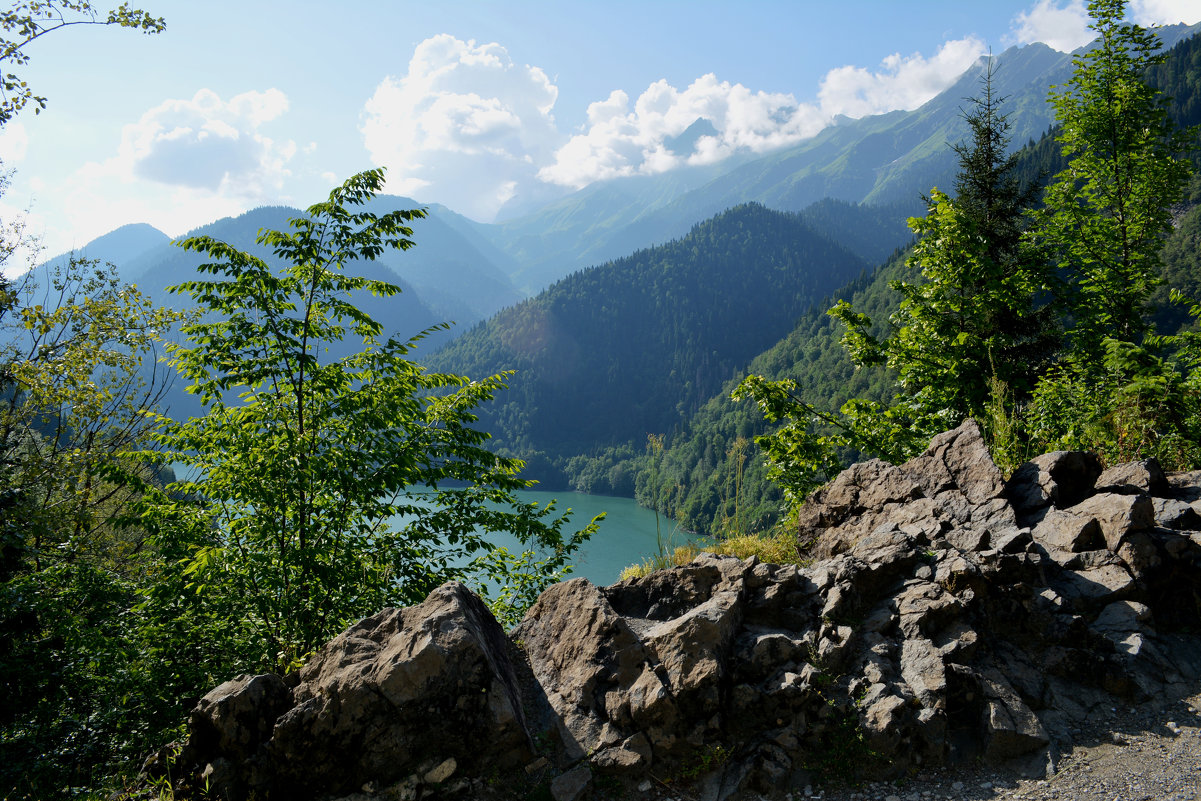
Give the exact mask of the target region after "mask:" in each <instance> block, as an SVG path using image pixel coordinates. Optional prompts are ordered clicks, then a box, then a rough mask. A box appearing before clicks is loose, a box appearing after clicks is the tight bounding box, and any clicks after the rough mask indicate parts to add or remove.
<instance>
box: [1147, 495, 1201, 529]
mask: <svg viewBox="0 0 1201 801" xmlns="http://www.w3.org/2000/svg"><path fill="white" fill-rule="evenodd" d="M1151 506H1152V508H1153V509H1154V510H1155V524H1156V525H1159V526H1163V527H1164V528H1174V529H1183V530H1186V531H1201V510H1199V509H1196V508H1193V505H1192V504H1188V503H1185V502H1184V501H1178V500H1176V499H1175V498H1152V499H1151ZM1198 506H1201V504H1198Z"/></svg>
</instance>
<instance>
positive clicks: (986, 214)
mask: <svg viewBox="0 0 1201 801" xmlns="http://www.w3.org/2000/svg"><path fill="white" fill-rule="evenodd" d="M993 74H994V73H993V67H992V63H991V61H990V62H989V64H988V66H987V67H986V70H985V73H984V76H983V77H982V79H981V84H982V86H981V92H980V96H979V97H977V98H973V99H972V107H971V109H970V110H969V111H968V112H966V113H965V114H964V119H965V121H966V122H967V124H968V129H969V132H970V140H969V143H966V144H959V145H956V146H955V151H956V153H957V154H958V156H959V171H958V174H957V176H956V181H955V184H956V189H957V191H958V195H957V196H956V197H955V198H954V199H952V198H951V197H949V196H948V195H946V194H945V193H943V192H941V191H939V190H938V189H937V188H935V189H933V190H932V191H931V193H930V198H929V199H928V208H927V213H926V216H925V217H914V218H912V219H910V221H909V226H910V228H912V229H913V232H914V233H915V234H917V236H918V240H917V243H916V244H915V245H914V248H913V250H912V252H911V253H910V256H909V264H910V266H911V268H913V270H914V272H919V273H920V275H921V277H922V280H920V281H917V282H907V281H894V282H893V283H892V284H891V286H892V288H893V289H895V290H896V291H898V292H900V293H901V294H902V296H903V299H902V301H901V306H900V310H899V311H898V312H897V313H896V314H895V315H894V316H893V318H892V320H891V321H890V325H889V331H888V334H887V336H886V337H884V338H883V339H881V338H877V337H875V336H873V335H872V334H870V333H869V326H870V320H868V319H867V318H865V317H863V316H862V315H856V314H854V313H853V312H852V310H851V309H850V307H849V305H847V304H846V303H845V302H843V303H840V304H839V305H837V306H835V308H834V309H832V310H831V312H830V313H831V315H833V316H834V317H835V318H837V319H838V320H839V321H840V322H842V323H843V324H844V325H846V327H847V334H846V338H845V340H844V342H845V344H846V345H847V347H848V349H849V350H850V352H851V354H852V356H853V357H854V358H855V359H856V361H858V362H859V363H860V364H885V365H887V366H888V367H889V368H891V369H893V370H895V371H896V374H897V378H898V383H899V385H900V395H901V397H902V398H903V399H904V400H905V402H907V403H908V404H909V405H910V406H913V407H914V408H916V409H917V410H920V412H921V413H922V414H923V416H926V417H929V418H930V419H931V421H932V422H935V424H936V427H937V428H939V430H941V428H942V427H944V426H954V425H957V424H958V423H959V422H960V421H962V420H963V419H964V418H966V417H976V418H977V419H982V418H983V417H984V413H985V409H986V406H987V404H988V403H989V401H990V398H991V394H992V387H993V386H994V383H993V382H994V381H996V380H999V381H1001V382H1002V383H1004V384H1005V385H1007V386H1010V385H1016V386H1017V388H1018V390H1019V393H1020V394H1021V395H1022V396H1025V395H1027V394H1028V393H1029V390H1030V389H1031V388H1032V383H1033V382H1030V381H1028V379H1029V377H1031V376H1033V375H1037V374H1038V372H1039V371H1040V367H1041V366H1042V365H1045V364H1046V363H1047V361H1048V360H1049V358H1050V356H1051V354H1052V353H1053V350H1054V344H1055V341H1056V337H1055V332H1054V325H1053V318H1052V315H1051V313H1052V311H1053V309H1051V308H1050V307H1049V306H1047V305H1046V304H1045V303H1043V302H1040V295H1041V294H1043V293H1046V292H1047V290H1048V289H1049V288H1050V284H1051V281H1050V275H1049V271H1048V269H1047V267H1046V264H1045V261H1044V260H1043V259H1042V258H1041V255H1040V254H1039V253H1038V252H1036V251H1035V250H1034V249H1033V248H1031V247H1030V246H1029V245H1028V244H1027V242H1026V241H1025V238H1024V234H1025V231H1026V228H1027V212H1028V210H1029V208H1030V206H1031V205H1032V203H1033V201H1034V197H1035V195H1036V191H1037V187H1031V186H1022V184H1021V182H1020V181H1019V180H1018V178H1017V177H1016V175H1015V174H1014V171H1015V168H1016V163H1017V159H1016V155H1014V154H1011V153H1010V152H1009V141H1010V136H1009V121H1008V118H1007V116H1006V115H1005V114H1002V113H1001V111H1000V106H1001V104H1002V103H1003V101H1004V99H1003V98H999V97H997V96H996V94H995V93H994V91H993ZM926 433H928V434H933V433H936V432H934V431H929V432H926ZM923 438H924V437H923Z"/></svg>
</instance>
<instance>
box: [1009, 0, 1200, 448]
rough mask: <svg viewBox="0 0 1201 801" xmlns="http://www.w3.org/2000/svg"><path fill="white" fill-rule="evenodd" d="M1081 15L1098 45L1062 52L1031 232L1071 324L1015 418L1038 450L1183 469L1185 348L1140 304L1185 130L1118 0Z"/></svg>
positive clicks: (1181, 185) (1192, 407) (1189, 425)
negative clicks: (1053, 160)
mask: <svg viewBox="0 0 1201 801" xmlns="http://www.w3.org/2000/svg"><path fill="white" fill-rule="evenodd" d="M1089 14H1090V16H1091V17H1092V19H1093V23H1092V28H1093V30H1095V31H1096V32H1097V34H1098V41H1097V44H1096V45H1095V46H1094V47H1093V48H1092V49H1091V50H1089V51H1088V52H1087V53H1085V54H1083V55H1081V56H1077V57H1076V58H1075V59H1074V61H1075V72H1074V74H1073V77H1072V79H1071V81H1069V82H1068V83H1067V84H1066V85H1065V86H1064V87H1061V88H1060V89H1059V91H1057V92H1056V93H1054V94H1053V96H1052V102H1053V103H1054V104H1055V107H1056V116H1057V121H1058V123H1059V125H1060V128H1061V131H1060V135H1059V139H1060V144H1061V146H1062V148H1063V152H1064V156H1065V157H1066V159H1067V167H1066V168H1065V169H1064V170H1063V172H1061V173H1060V174H1059V175H1058V176H1057V177H1056V179H1055V181H1054V182H1053V183H1052V185H1051V186H1050V187H1049V188H1048V190H1047V194H1046V207H1045V209H1044V211H1043V213H1042V214H1041V215H1040V217H1039V220H1038V226H1037V228H1036V232H1035V233H1036V237H1037V238H1039V239H1040V240H1041V241H1042V242H1044V243H1045V244H1046V246H1047V247H1048V248H1049V249H1050V250H1051V252H1053V253H1054V254H1055V255H1056V257H1057V258H1058V260H1059V263H1060V268H1061V270H1062V271H1063V272H1064V273H1065V274H1066V275H1067V278H1068V281H1069V283H1070V286H1071V289H1072V294H1071V296H1070V298H1069V301H1070V311H1071V314H1072V317H1073V318H1074V326H1073V327H1072V329H1071V330H1070V332H1069V335H1070V348H1069V350H1068V352H1067V354H1066V358H1065V359H1064V360H1063V362H1062V363H1061V364H1060V365H1059V366H1058V367H1057V368H1056V369H1054V370H1052V371H1050V372H1049V373H1048V374H1047V375H1045V376H1044V377H1043V379H1042V380H1041V381H1040V383H1039V387H1038V389H1037V391H1036V392H1035V396H1034V398H1033V401H1032V403H1031V405H1030V408H1029V409H1028V410H1027V411H1026V416H1027V425H1028V428H1029V431H1030V434H1031V437H1032V439H1033V440H1034V442H1035V443H1037V445H1036V447H1039V448H1044V447H1074V448H1085V449H1089V450H1095V451H1097V452H1099V453H1101V454H1102V455H1103V456H1104V457H1106V458H1108V459H1111V460H1113V459H1130V458H1136V457H1146V456H1156V457H1158V458H1160V459H1161V461H1163V462H1164V463H1165V465H1166V466H1170V467H1186V466H1190V465H1192V464H1194V463H1195V462H1196V461H1197V459H1198V458H1201V453H1199V452H1198V449H1197V447H1196V445H1195V443H1196V442H1197V431H1196V425H1195V422H1193V421H1195V420H1196V419H1198V418H1199V417H1201V397H1198V394H1197V392H1196V380H1195V376H1194V374H1193V371H1194V370H1195V368H1196V364H1195V358H1193V357H1192V356H1190V353H1192V352H1193V351H1191V350H1190V348H1191V347H1193V346H1192V345H1188V344H1187V343H1189V342H1190V341H1191V340H1189V339H1188V338H1187V337H1185V338H1181V337H1178V336H1171V337H1163V336H1158V335H1156V334H1155V333H1154V329H1153V327H1152V324H1151V323H1152V318H1151V316H1150V312H1151V306H1150V300H1151V299H1152V297H1154V295H1153V292H1154V291H1155V289H1156V287H1157V286H1158V285H1159V284H1160V282H1161V281H1162V272H1163V261H1162V260H1163V255H1164V252H1165V248H1164V244H1165V242H1166V241H1168V239H1169V234H1170V233H1171V232H1172V224H1173V223H1172V215H1173V207H1174V205H1175V204H1177V203H1178V202H1179V201H1180V200H1181V199H1182V198H1183V196H1184V192H1185V189H1186V187H1187V185H1188V182H1189V177H1190V173H1191V166H1190V164H1189V162H1188V160H1187V158H1186V157H1185V156H1186V155H1187V154H1188V153H1189V151H1190V150H1193V149H1195V137H1196V133H1195V130H1194V131H1192V132H1186V131H1182V130H1180V129H1178V128H1177V127H1176V126H1175V124H1174V122H1173V120H1172V118H1171V116H1170V113H1169V110H1170V109H1169V101H1168V99H1167V98H1165V97H1164V96H1163V94H1162V93H1161V92H1159V91H1157V90H1156V89H1154V88H1152V87H1151V86H1149V85H1148V83H1147V81H1146V76H1147V74H1148V73H1149V72H1150V71H1151V69H1152V68H1153V67H1155V66H1157V65H1160V64H1162V63H1164V61H1165V55H1164V54H1163V53H1160V52H1159V51H1158V46H1159V42H1158V39H1157V37H1156V36H1155V34H1154V33H1152V32H1149V31H1146V30H1144V29H1142V28H1140V27H1139V26H1137V25H1129V24H1124V23H1123V17H1124V14H1125V3H1124V2H1121V1H1120V0H1096V2H1093V3H1090V5H1089ZM1182 236H1183V234H1182ZM1168 252H1169V255H1171V251H1170V249H1169V251H1168ZM1176 261H1179V260H1178V259H1176ZM1186 283H1187V282H1186ZM1175 299H1176V301H1177V302H1179V303H1181V304H1184V305H1186V306H1191V303H1188V302H1186V301H1185V299H1184V298H1183V296H1180V295H1177V296H1176V298H1175ZM1193 311H1194V312H1195V311H1196V309H1195V307H1194V308H1193ZM1161 316H1162V317H1164V318H1165V319H1171V316H1170V315H1161ZM1193 316H1194V317H1195V315H1193ZM1190 443H1192V444H1190Z"/></svg>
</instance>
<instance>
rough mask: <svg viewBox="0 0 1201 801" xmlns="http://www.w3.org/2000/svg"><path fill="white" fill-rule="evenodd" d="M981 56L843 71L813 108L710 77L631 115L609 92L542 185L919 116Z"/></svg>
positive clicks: (965, 50) (969, 44) (650, 94)
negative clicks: (830, 128)
mask: <svg viewBox="0 0 1201 801" xmlns="http://www.w3.org/2000/svg"><path fill="white" fill-rule="evenodd" d="M983 52H984V45H983V43H982V42H981V41H980V40H978V39H976V38H974V37H972V38H967V39H960V40H955V41H952V42H947V43H946V44H944V45H943V46H942V47H941V48H940V49H939V51H938V53H937V54H936V55H935V56H934V57H932V58H924V57H923V56H921V55H920V54H914V55H911V56H907V57H903V56H901V55H899V54H896V55H892V56H889V57H888V58H887V59H885V60H884V61H883V63H881V65H880V67H879V69H877V70H875V71H871V70H867V69H864V68H862V67H840V68H838V69H835V70H832V71H830V72H829V73H827V75H826V76H825V78H824V79H823V81H822V84H821V87H820V90H819V92H818V102H817V103H816V104H815V103H800V102H798V101H797V100H796V98H795V97H794V96H793V95H791V94H778V93H768V92H753V91H751V90H750V89H748V88H746V87H745V86H743V85H741V84H731V83H729V82H726V81H719V80H718V79H717V77H716V76H714V75H712V74H710V75H705V76H703V77H701V78H698V79H697V80H695V81H693V82H692V84H690V85H689V86H688V87H687V88H685V89H684V90H682V91H681V90H679V89H676V88H675V87H673V86H671V85H670V84H668V83H667V82H666V81H662V80H661V81H657V82H655V83H653V84H651V85H650V86H649V87H648V88H647V89H646V91H644V92H643V93H642V94H641V95H639V97H638V99H637V100H636V101H634V103H633V107H632V108H631V104H630V98H629V96H628V95H627V94H626V93H625V92H622V91H620V90H618V91H614V92H612V93H611V94H610V95H609V97H608V98H606V99H605V100H602V101H598V102H596V103H593V104H592V105H591V106H589V107H588V121H587V123H586V125H585V127H584V131H583V132H582V133H579V134H577V135H575V136H573V137H572V138H571V139H570V140H569V141H568V142H567V144H565V145H563V146H562V147H561V148H559V149H558V150H557V151H556V153H555V158H554V161H553V162H552V163H550V164H548V165H547V166H545V167H543V168H542V169H541V170H539V172H538V177H539V178H541V179H542V180H544V181H549V182H553V183H556V184H561V185H565V186H571V187H576V188H578V187H582V186H586V185H587V184H589V183H591V182H592V181H596V180H603V179H607V178H614V177H618V176H623V175H637V174H650V173H658V172H664V171H666V170H670V169H673V168H676V167H679V166H681V165H685V164H707V163H712V162H716V161H720V160H721V159H724V158H726V157H728V156H730V155H732V154H733V153H735V152H738V151H744V152H745V151H749V152H754V153H760V152H765V151H768V150H772V149H775V148H779V147H782V146H785V145H790V144H794V143H796V142H799V141H801V140H803V139H807V138H809V137H811V136H813V135H815V134H817V133H818V132H819V131H821V130H822V129H823V128H825V127H826V126H827V125H829V124H830V122H831V121H832V120H833V118H834V117H835V116H837V115H845V116H848V117H863V116H866V115H869V114H879V113H883V112H886V111H892V110H895V109H914V108H917V107H918V106H920V105H921V104H922V103H925V102H926V101H927V100H929V99H931V98H932V97H934V96H935V95H937V94H938V93H939V92H941V91H942V90H943V89H945V88H947V87H948V86H949V85H950V84H952V83H954V82H955V80H957V79H958V78H959V76H960V75H961V74H962V73H963V71H964V70H966V69H967V68H968V67H970V66H971V65H972V63H974V62H975V60H976V59H977V58H978V57H979V56H980V55H981V54H982V53H983ZM681 145H684V146H681Z"/></svg>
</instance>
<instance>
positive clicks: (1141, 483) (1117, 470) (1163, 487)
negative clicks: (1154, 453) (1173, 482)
mask: <svg viewBox="0 0 1201 801" xmlns="http://www.w3.org/2000/svg"><path fill="white" fill-rule="evenodd" d="M1168 489H1169V487H1168V479H1167V476H1165V475H1164V472H1163V468H1162V467H1160V466H1159V462H1157V461H1156V460H1155V459H1144V460H1142V461H1141V462H1126V463H1124V464H1118V465H1114V466H1113V467H1110V468H1108V469H1107V470H1105V471H1104V472H1103V473H1101V475H1100V476H1098V477H1097V484H1096V492H1117V493H1121V494H1124V495H1158V496H1161V497H1162V496H1163V495H1165V494H1166V493H1167V491H1168Z"/></svg>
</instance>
